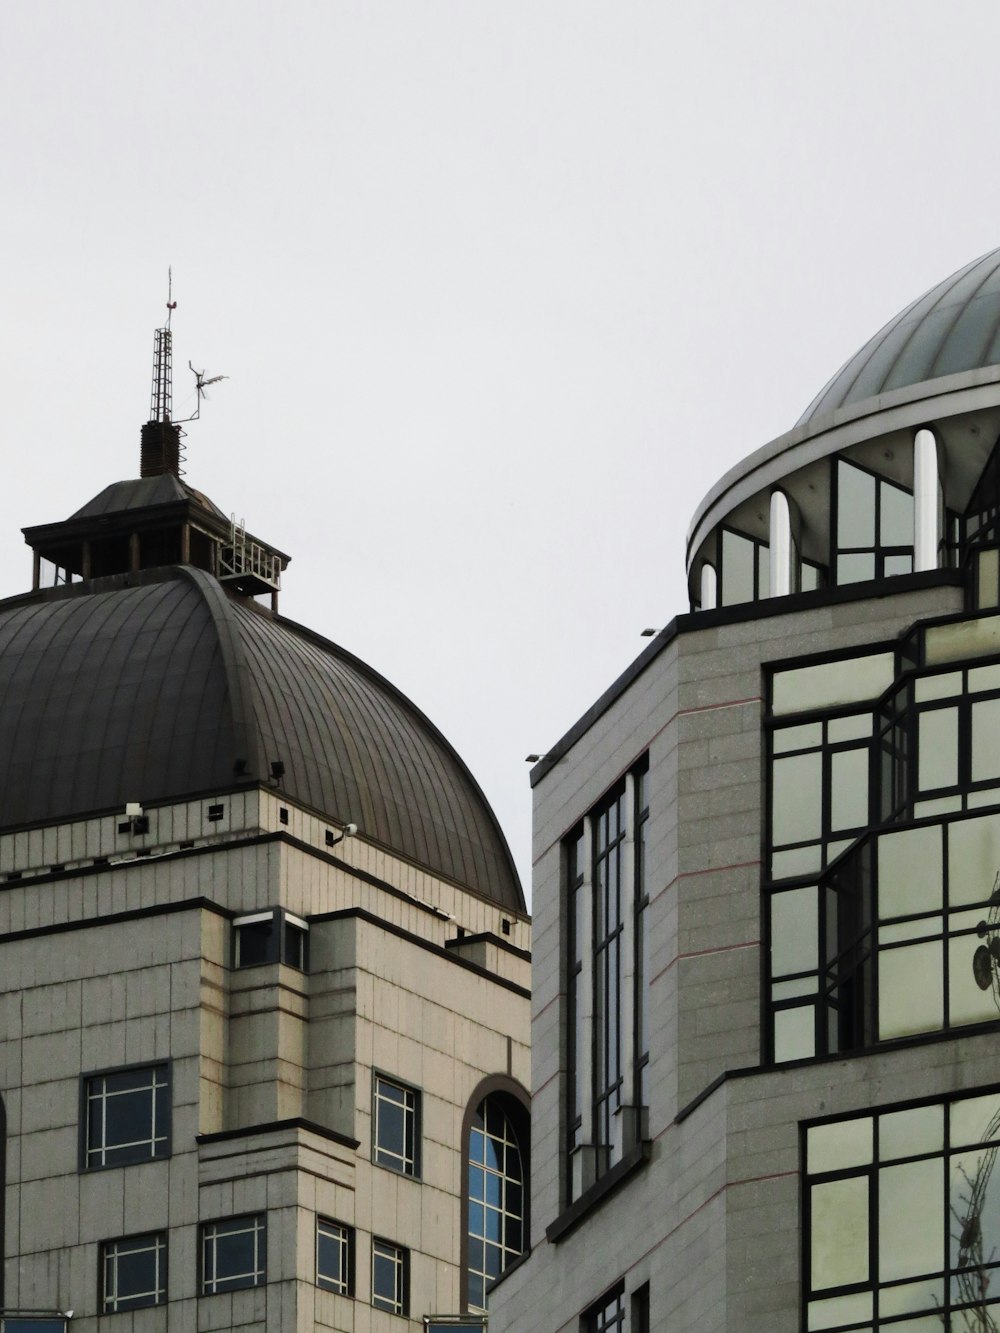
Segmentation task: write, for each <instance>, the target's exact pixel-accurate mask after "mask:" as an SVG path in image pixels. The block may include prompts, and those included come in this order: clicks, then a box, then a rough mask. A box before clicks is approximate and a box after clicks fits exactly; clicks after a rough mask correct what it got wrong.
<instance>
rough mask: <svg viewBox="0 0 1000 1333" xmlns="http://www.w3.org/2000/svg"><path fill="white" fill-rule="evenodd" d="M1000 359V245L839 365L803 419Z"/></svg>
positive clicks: (801, 421) (940, 285) (803, 421)
mask: <svg viewBox="0 0 1000 1333" xmlns="http://www.w3.org/2000/svg"><path fill="white" fill-rule="evenodd" d="M993 365H1000V250H993V251H991V253H990V254H987V255H983V256H982V258H981V259H974V260H973V261H972V263H971V264H967V265H966V266H965V268H962V269H959V270H958V272H957V273H953V274H952V275H951V277H949V278H945V280H944V281H943V282H939V283H938V284H937V286H936V287H932V288H931V289H930V291H929V292H925V293H924V295H923V296H921V297H918V299H917V300H916V301H914V302H913V304H912V305H909V306H907V307H906V309H905V310H903V311H901V312H900V314H898V315H897V316H896V318H895V319H892V320H890V321H889V323H888V324H886V326H885V328H883V329H881V330H880V331H879V332H878V333H876V334H875V336H874V338H871V339H870V340H869V341H868V342H867V343H865V345H864V347H862V348H861V350H860V351H859V352H856V353H855V354H854V356H852V357H851V358H850V360H849V361H848V362H847V363H846V364H845V365H844V366H843V367H842V368H841V369H840V370H838V371H837V373H836V375H834V377H833V379H832V380H830V382H829V384H827V385H826V386H825V388H823V389H822V390H821V391H820V393H819V394H817V396H816V397H815V398H814V399H813V401H812V402H811V403H810V404H809V406H808V408H807V409H806V411H805V412H804V413H803V415H802V416H801V417H800V418H799V420H798V422H797V424H798V425H800V426H801V425H804V424H806V423H808V422H811V421H813V420H815V419H816V418H818V417H825V416H827V415H829V414H830V413H831V412H836V411H838V410H839V409H841V408H844V407H849V406H853V405H854V404H856V403H861V402H864V401H865V400H866V399H868V398H874V397H877V396H878V395H879V394H883V393H888V392H890V391H891V390H893V389H902V388H908V387H909V386H911V385H916V384H922V383H924V382H925V381H926V380H934V379H939V378H940V377H941V376H943V375H954V374H957V373H959V372H961V371H970V370H979V369H981V368H982V367H984V366H993Z"/></svg>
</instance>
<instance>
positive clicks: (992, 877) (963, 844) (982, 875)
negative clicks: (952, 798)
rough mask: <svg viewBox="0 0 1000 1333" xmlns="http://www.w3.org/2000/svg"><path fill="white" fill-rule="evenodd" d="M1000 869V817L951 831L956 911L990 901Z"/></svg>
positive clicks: (952, 899) (974, 821) (954, 826)
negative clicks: (968, 904) (973, 904)
mask: <svg viewBox="0 0 1000 1333" xmlns="http://www.w3.org/2000/svg"><path fill="white" fill-rule="evenodd" d="M998 869H1000V817H998V816H997V815H981V816H980V817H978V818H977V819H962V820H958V821H957V822H956V823H954V824H951V825H949V827H948V901H949V902H950V903H951V905H952V907H958V906H960V905H962V904H963V903H978V902H986V901H988V900H989V898H990V895H991V894H992V893H993V891H994V888H995V887H996V884H997V874H998Z"/></svg>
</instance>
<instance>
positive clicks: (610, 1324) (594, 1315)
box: [580, 1288, 625, 1333]
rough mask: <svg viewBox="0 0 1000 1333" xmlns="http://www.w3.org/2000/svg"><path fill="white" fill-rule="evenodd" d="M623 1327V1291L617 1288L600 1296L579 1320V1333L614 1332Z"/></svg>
mask: <svg viewBox="0 0 1000 1333" xmlns="http://www.w3.org/2000/svg"><path fill="white" fill-rule="evenodd" d="M624 1327H625V1293H624V1291H622V1290H621V1288H619V1289H618V1290H617V1291H615V1292H610V1293H609V1294H608V1295H607V1296H602V1297H601V1299H600V1300H599V1301H598V1302H597V1304H596V1305H592V1306H591V1307H590V1309H589V1310H588V1311H587V1312H586V1314H585V1315H584V1316H583V1318H582V1319H581V1321H580V1328H581V1333H614V1330H616V1329H624Z"/></svg>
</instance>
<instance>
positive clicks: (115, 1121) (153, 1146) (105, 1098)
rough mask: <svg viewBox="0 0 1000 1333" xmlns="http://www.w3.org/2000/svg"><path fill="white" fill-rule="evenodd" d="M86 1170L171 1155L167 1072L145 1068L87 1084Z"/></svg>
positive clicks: (164, 1068)
mask: <svg viewBox="0 0 1000 1333" xmlns="http://www.w3.org/2000/svg"><path fill="white" fill-rule="evenodd" d="M82 1096H83V1151H82V1158H83V1161H82V1166H83V1167H84V1168H85V1169H91V1168H94V1167H104V1166H127V1165H129V1164H130V1163H132V1162H148V1161H150V1160H151V1159H152V1158H154V1157H167V1156H168V1155H169V1153H170V1075H169V1069H168V1066H167V1065H165V1064H162V1065H143V1066H141V1067H139V1068H137V1069H120V1070H117V1071H115V1072H113V1073H107V1074H89V1075H87V1076H86V1077H85V1078H84V1080H83V1093H82Z"/></svg>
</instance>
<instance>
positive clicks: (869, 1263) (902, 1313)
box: [804, 1091, 1000, 1333]
mask: <svg viewBox="0 0 1000 1333" xmlns="http://www.w3.org/2000/svg"><path fill="white" fill-rule="evenodd" d="M804 1152H805V1171H804V1183H805V1222H806V1229H805V1236H804V1240H805V1245H804V1261H805V1281H804V1291H805V1301H806V1323H805V1325H804V1326H805V1327H808V1328H810V1329H821V1328H822V1329H827V1330H830V1333H837V1331H839V1330H847V1329H860V1328H862V1327H864V1328H865V1329H866V1330H885V1333H889V1330H899V1333H904V1331H905V1333H909V1330H911V1329H912V1330H918V1329H919V1330H924V1329H927V1330H931V1329H938V1328H939V1329H951V1330H953V1333H957V1331H958V1330H959V1329H962V1330H965V1329H968V1330H972V1329H979V1330H991V1329H995V1328H996V1327H997V1320H998V1318H1000V1281H998V1277H1000V1273H998V1266H1000V1173H997V1172H996V1170H995V1167H996V1160H997V1154H998V1152H1000V1094H998V1093H997V1092H995V1091H994V1092H991V1093H988V1094H986V1095H972V1096H965V1097H961V1098H955V1099H952V1100H949V1101H939V1102H929V1103H924V1104H923V1105H908V1106H903V1107H900V1108H891V1109H887V1110H883V1111H879V1112H876V1113H872V1114H868V1115H861V1116H856V1117H854V1118H852V1119H846V1120H836V1121H828V1122H826V1123H823V1124H817V1125H812V1126H810V1127H808V1128H807V1130H806V1131H805V1136H804Z"/></svg>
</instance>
